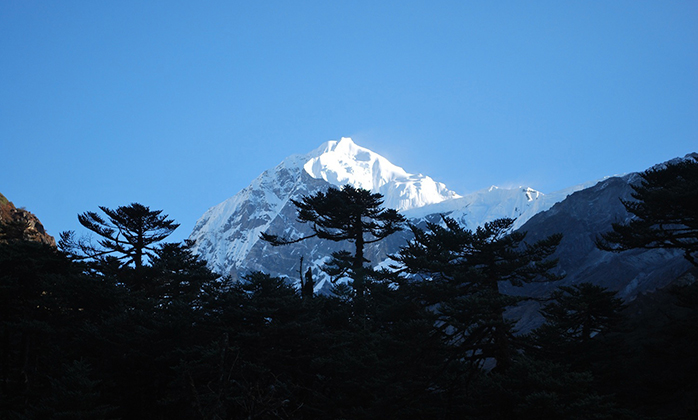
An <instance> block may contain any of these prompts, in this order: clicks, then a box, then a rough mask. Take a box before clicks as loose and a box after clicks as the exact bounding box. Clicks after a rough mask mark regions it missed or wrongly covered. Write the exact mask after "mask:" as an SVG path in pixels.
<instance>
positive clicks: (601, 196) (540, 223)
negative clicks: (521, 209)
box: [521, 174, 690, 300]
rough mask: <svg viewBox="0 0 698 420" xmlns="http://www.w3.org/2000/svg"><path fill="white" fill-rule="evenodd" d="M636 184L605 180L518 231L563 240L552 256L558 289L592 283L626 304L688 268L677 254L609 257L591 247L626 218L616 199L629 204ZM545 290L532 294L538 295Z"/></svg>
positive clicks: (630, 178)
mask: <svg viewBox="0 0 698 420" xmlns="http://www.w3.org/2000/svg"><path fill="white" fill-rule="evenodd" d="M638 180H639V176H638V175H637V174H631V175H627V176H624V177H622V178H621V177H614V178H609V179H606V180H604V181H602V182H599V183H598V184H597V185H595V186H593V187H591V188H587V189H585V190H582V191H578V192H576V193H574V194H572V195H570V196H569V197H567V199H565V200H563V201H562V202H560V203H558V204H556V205H554V206H553V207H552V208H551V209H550V210H548V211H546V212H542V213H539V214H537V215H536V216H534V217H533V218H531V220H529V221H528V222H527V223H525V224H524V225H523V226H522V227H521V230H523V231H527V232H528V237H527V239H529V240H531V241H535V240H538V239H540V238H543V237H545V236H547V235H550V234H552V233H556V232H559V233H562V234H563V235H564V236H563V239H562V242H561V243H560V246H559V247H558V249H557V251H556V253H555V257H556V258H558V259H559V269H560V271H561V273H563V274H565V279H564V280H562V281H561V282H559V283H560V284H565V285H566V284H576V283H581V282H591V283H594V284H598V285H600V286H603V287H607V288H609V289H610V290H614V291H618V293H619V296H620V297H622V298H624V299H626V300H629V299H633V298H635V296H637V295H638V294H640V293H645V292H651V291H653V290H655V289H658V288H661V287H664V286H665V285H667V284H668V283H669V282H671V281H672V280H674V279H676V278H677V277H678V276H680V275H681V274H683V273H684V272H685V271H686V270H687V269H688V268H689V267H690V264H689V263H688V261H686V260H685V259H684V258H683V256H682V254H681V252H677V251H672V250H663V249H650V250H642V249H638V250H632V251H626V252H622V253H611V252H605V251H601V250H599V249H597V248H596V245H595V240H596V239H597V238H598V237H599V236H600V235H601V234H602V233H605V232H608V231H609V230H611V224H612V223H618V222H624V221H627V220H628V219H629V217H630V216H629V214H628V212H627V211H626V210H625V207H623V204H622V203H621V201H620V200H621V199H623V200H631V199H632V197H631V193H632V188H631V187H630V185H631V183H633V182H637V181H638ZM550 286H551V285H546V286H545V287H540V286H539V287H538V288H533V290H532V291H533V292H534V293H536V294H538V293H540V292H543V291H547V289H549V288H550Z"/></svg>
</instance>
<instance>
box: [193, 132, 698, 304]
mask: <svg viewBox="0 0 698 420" xmlns="http://www.w3.org/2000/svg"><path fill="white" fill-rule="evenodd" d="M637 178H638V175H637V174H628V175H625V176H622V177H610V178H606V179H602V180H596V181H590V182H588V183H585V184H582V185H577V186H572V187H570V188H567V189H565V190H562V191H558V192H554V193H551V194H543V193H541V192H539V191H536V190H534V189H533V188H530V187H526V186H524V187H520V188H513V189H505V188H497V187H494V186H493V187H490V188H487V189H484V190H481V191H477V192H475V193H472V194H469V195H465V196H460V195H458V194H456V193H455V192H453V191H451V190H449V189H448V188H447V187H446V186H445V185H444V184H442V183H439V182H436V181H434V180H433V179H432V178H430V177H428V176H426V175H422V174H417V175H415V174H410V173H408V172H406V171H405V170H403V169H402V168H400V167H398V166H396V165H394V164H392V163H391V162H389V161H388V160H387V159H385V158H384V157H382V156H380V155H378V154H377V153H374V152H372V151H371V150H369V149H366V148H363V147H360V146H358V145H356V144H355V143H354V142H353V141H352V140H351V139H350V138H342V139H341V140H339V141H330V142H326V143H324V144H323V145H321V146H320V147H319V148H318V149H316V150H314V151H312V152H310V153H308V154H305V155H293V156H290V157H288V158H286V159H285V160H284V161H283V162H281V163H280V164H279V165H278V166H276V167H275V168H272V169H269V170H267V171H265V172H264V173H262V174H261V175H260V176H259V177H257V179H255V180H254V181H252V183H251V184H250V185H249V186H248V187H246V188H245V189H243V190H242V191H240V192H239V193H237V194H236V195H235V196H233V197H231V198H229V199H228V200H226V201H224V202H222V203H220V204H218V205H216V206H214V207H211V208H210V209H209V210H208V211H206V213H205V214H204V215H203V216H202V217H201V218H200V219H199V220H198V222H197V223H196V225H195V227H194V230H193V232H192V233H191V235H190V237H189V239H191V240H193V241H194V250H195V252H197V253H198V254H199V255H201V256H202V257H203V258H204V259H206V260H207V261H208V263H209V265H210V267H211V268H212V269H213V270H214V271H216V272H218V273H219V274H223V275H231V276H234V277H236V276H240V275H244V274H245V273H247V272H250V271H253V270H261V271H264V272H267V273H269V274H272V275H277V276H285V277H288V278H289V279H290V280H291V281H297V280H298V278H299V268H300V260H301V257H303V260H304V269H307V268H312V269H313V273H314V275H315V278H316V280H320V281H319V282H318V284H317V290H318V291H321V290H322V289H324V288H327V287H328V282H327V281H326V280H327V278H326V276H324V273H323V272H322V271H321V270H320V266H321V265H322V264H323V262H324V261H326V259H327V258H328V257H329V255H330V254H331V253H332V252H334V251H337V250H340V249H347V250H348V249H349V248H348V247H347V246H346V245H343V244H337V243H329V242H327V241H321V240H315V239H312V240H308V241H303V242H300V243H297V244H293V245H287V246H282V247H271V246H270V245H269V244H267V243H265V242H263V241H261V239H260V233H262V232H269V233H273V234H280V235H282V236H284V237H286V238H298V237H301V236H302V235H305V234H307V233H308V232H309V229H308V227H307V226H306V225H304V224H301V223H299V222H297V221H296V208H295V206H294V205H293V203H292V202H291V199H299V198H300V197H302V196H304V195H309V194H314V193H316V192H318V191H324V190H326V189H327V188H329V187H331V186H336V187H339V186H342V185H345V184H350V185H353V186H355V187H361V188H364V189H367V190H370V191H372V192H378V193H381V194H382V195H383V196H384V197H385V206H386V207H390V208H395V209H397V210H399V211H400V212H401V213H403V214H404V215H405V216H406V217H407V218H408V219H409V220H410V222H412V223H415V224H420V223H424V221H426V220H439V218H440V215H448V216H449V217H452V218H454V219H456V220H458V221H459V222H460V223H461V224H462V225H464V226H466V227H467V228H470V229H474V228H475V227H477V226H479V225H482V224H483V223H485V222H488V221H492V220H495V219H498V218H502V217H510V218H515V219H516V225H515V228H518V229H522V230H524V231H527V232H528V238H530V239H531V240H535V239H538V238H541V237H544V236H546V235H549V234H552V233H556V232H560V233H563V234H564V238H563V240H562V243H561V244H560V246H559V247H558V250H557V253H556V254H557V255H556V256H557V257H558V258H559V259H560V263H559V269H560V270H561V272H563V273H564V274H565V275H566V277H565V279H564V280H562V281H561V282H559V283H556V284H541V285H537V286H530V287H528V288H525V289H523V290H512V292H513V293H527V294H535V295H541V294H544V293H546V292H547V291H549V290H550V289H552V288H554V287H556V285H557V284H574V283H579V282H583V281H590V282H593V283H596V284H601V285H603V286H606V287H609V288H610V289H612V290H616V291H619V293H620V296H622V297H624V298H626V299H632V298H634V297H635V296H636V295H637V294H639V293H643V292H647V291H651V290H654V289H656V288H659V287H662V286H664V285H665V284H667V283H669V282H670V281H671V280H673V279H675V278H676V277H678V276H679V275H680V274H682V273H683V272H685V271H686V270H687V269H688V263H687V262H686V261H684V260H683V258H682V257H681V256H680V254H679V253H675V252H670V251H664V250H646V251H643V250H638V251H629V252H626V253H622V254H612V253H608V252H603V251H600V250H598V249H596V247H595V246H594V239H595V238H596V237H597V236H598V235H599V234H600V233H602V232H606V231H608V230H610V229H611V223H612V222H617V221H623V220H626V219H627V218H628V217H629V216H628V214H627V213H626V212H625V208H624V207H623V206H622V204H621V202H620V198H623V199H628V198H630V193H631V192H632V190H631V188H630V185H631V184H632V183H633V182H635V181H636V180H637ZM409 239H410V234H409V232H401V233H398V234H395V235H393V236H391V237H389V238H388V239H386V240H384V241H381V242H378V243H376V244H374V245H373V246H372V247H369V249H367V258H368V259H369V260H370V261H371V263H372V264H374V265H380V264H385V262H386V259H387V256H388V255H389V254H392V253H395V252H396V251H397V250H398V249H399V248H400V247H401V246H403V245H404V244H405V243H406V241H407V240H409Z"/></svg>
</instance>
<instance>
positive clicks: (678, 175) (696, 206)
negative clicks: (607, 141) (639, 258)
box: [597, 157, 698, 266]
mask: <svg viewBox="0 0 698 420" xmlns="http://www.w3.org/2000/svg"><path fill="white" fill-rule="evenodd" d="M641 177H642V180H641V181H640V183H639V184H637V185H633V186H632V188H633V190H634V193H633V195H632V196H633V198H634V199H635V201H625V200H624V201H623V205H624V206H625V208H626V210H627V211H628V212H629V213H630V214H631V215H632V216H633V219H631V220H630V221H629V222H627V223H614V224H613V230H612V231H610V232H608V233H606V234H603V235H602V236H601V238H599V239H598V240H597V246H598V247H599V248H601V249H603V250H606V251H613V252H621V251H626V250H629V249H635V248H647V249H651V248H665V249H679V250H682V251H683V253H684V257H685V258H686V259H687V260H688V261H690V262H691V264H693V265H694V266H698V158H695V157H694V158H693V159H690V160H683V161H681V162H679V163H669V164H667V165H666V166H665V167H662V168H657V169H650V170H647V171H645V172H643V173H642V174H641Z"/></svg>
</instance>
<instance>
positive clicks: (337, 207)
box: [262, 185, 405, 300]
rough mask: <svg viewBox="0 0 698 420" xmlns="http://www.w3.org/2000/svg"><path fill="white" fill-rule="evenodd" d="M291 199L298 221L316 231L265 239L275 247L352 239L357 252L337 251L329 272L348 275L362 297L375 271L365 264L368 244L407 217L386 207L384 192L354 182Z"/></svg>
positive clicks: (265, 236)
mask: <svg viewBox="0 0 698 420" xmlns="http://www.w3.org/2000/svg"><path fill="white" fill-rule="evenodd" d="M291 201H292V202H293V204H294V205H295V206H296V207H297V208H298V221H299V222H301V223H307V224H309V225H310V228H311V230H312V234H310V235H308V236H304V237H302V238H298V239H286V238H279V237H278V236H276V235H271V234H267V233H262V239H263V240H265V241H267V242H269V243H271V244H272V245H274V246H278V245H288V244H292V243H297V242H300V241H304V240H307V239H310V238H315V237H317V238H320V239H326V240H329V241H333V242H341V241H349V242H352V243H353V244H354V253H353V254H352V253H350V252H347V251H339V252H335V253H333V254H332V260H331V261H330V262H329V264H327V266H326V271H327V272H328V274H330V275H332V276H333V277H335V278H336V279H337V278H340V277H344V276H348V277H349V278H351V279H352V287H353V289H354V292H355V294H356V297H357V298H358V299H359V300H361V299H362V298H363V296H364V293H365V290H366V280H367V277H368V276H369V275H370V271H371V270H370V268H368V267H367V266H366V265H365V264H366V263H367V262H368V260H366V258H365V257H364V248H365V246H366V245H368V244H371V243H374V242H378V241H381V240H383V239H385V238H387V237H388V236H390V235H392V234H393V233H395V232H398V231H400V230H402V229H403V225H404V223H405V218H404V216H402V215H401V214H399V213H398V212H397V211H396V210H394V209H386V208H384V207H383V206H382V205H383V196H382V195H381V194H378V193H375V194H373V193H371V192H370V191H367V190H364V189H361V188H354V187H352V186H351V185H345V186H343V187H342V189H336V188H330V189H328V190H327V192H326V193H325V192H322V191H321V192H318V193H316V194H314V195H310V196H305V197H302V198H301V199H300V200H291Z"/></svg>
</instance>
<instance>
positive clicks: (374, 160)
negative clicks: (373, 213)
mask: <svg viewBox="0 0 698 420" xmlns="http://www.w3.org/2000/svg"><path fill="white" fill-rule="evenodd" d="M309 156H312V157H311V158H310V159H309V160H308V161H307V162H306V163H305V165H304V166H303V169H304V170H305V171H306V172H307V173H308V174H309V175H310V176H311V177H313V178H315V179H323V180H325V181H327V182H329V183H330V184H332V185H335V186H342V185H346V184H349V185H352V186H354V187H357V188H363V189H366V190H369V191H372V192H378V193H381V194H383V196H384V198H385V203H384V204H385V206H386V207H390V208H394V209H397V210H408V209H411V208H416V207H422V206H424V205H428V204H434V203H440V202H442V201H445V200H450V199H454V198H459V197H460V196H459V195H458V194H456V193H455V192H453V191H450V190H448V189H447V188H446V186H445V185H444V184H442V183H440V182H436V181H434V180H433V179H431V178H430V177H428V176H425V175H422V174H417V175H414V174H409V173H407V172H406V171H405V170H404V169H402V168H401V167H399V166H396V165H393V164H392V163H391V162H390V161H388V159H386V158H384V157H383V156H380V155H379V154H377V153H375V152H372V151H371V150H369V149H366V148H364V147H361V146H358V145H357V144H356V143H354V141H353V140H352V139H351V138H349V137H342V139H341V140H339V141H334V140H333V141H329V142H326V143H325V144H323V145H322V146H321V147H320V148H318V149H316V150H315V151H314V152H312V153H311V154H310V155H309Z"/></svg>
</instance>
